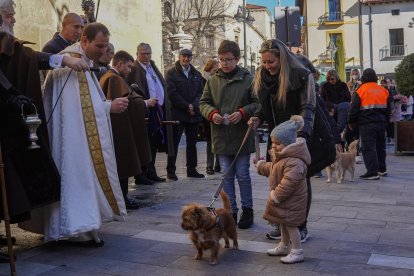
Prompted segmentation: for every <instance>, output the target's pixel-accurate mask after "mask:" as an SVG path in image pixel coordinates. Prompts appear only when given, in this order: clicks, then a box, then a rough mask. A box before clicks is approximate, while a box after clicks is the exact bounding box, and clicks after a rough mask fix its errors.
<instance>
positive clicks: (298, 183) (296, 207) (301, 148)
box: [257, 138, 311, 226]
mask: <svg viewBox="0 0 414 276" xmlns="http://www.w3.org/2000/svg"><path fill="white" fill-rule="evenodd" d="M274 159H275V160H274V162H265V163H261V164H259V165H258V167H257V172H258V173H259V174H260V175H264V176H268V177H269V185H270V190H275V196H276V200H277V201H278V202H279V203H275V202H274V201H273V200H272V199H270V197H269V199H268V201H267V204H266V209H265V212H264V214H263V218H264V219H265V220H268V221H269V222H271V223H280V224H284V225H287V226H299V225H301V224H302V223H303V222H304V221H305V219H306V204H307V192H308V190H307V186H306V173H307V165H309V164H310V162H311V157H310V154H309V151H308V148H307V146H306V141H305V139H303V138H298V139H297V141H296V143H293V144H291V145H288V146H287V147H286V148H284V149H283V150H282V151H281V152H279V153H275V158H274Z"/></svg>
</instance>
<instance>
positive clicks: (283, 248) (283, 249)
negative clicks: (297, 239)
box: [267, 242, 289, 256]
mask: <svg viewBox="0 0 414 276" xmlns="http://www.w3.org/2000/svg"><path fill="white" fill-rule="evenodd" d="M287 254H289V248H288V247H287V245H285V244H284V243H282V242H280V243H279V244H278V245H277V246H276V247H275V248H272V249H268V250H267V255H269V256H286V255H287Z"/></svg>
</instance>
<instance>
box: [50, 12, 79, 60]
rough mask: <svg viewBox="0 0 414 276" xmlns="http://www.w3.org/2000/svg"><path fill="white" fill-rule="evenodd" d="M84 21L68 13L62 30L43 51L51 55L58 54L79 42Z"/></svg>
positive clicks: (74, 14) (64, 18)
mask: <svg viewBox="0 0 414 276" xmlns="http://www.w3.org/2000/svg"><path fill="white" fill-rule="evenodd" d="M82 27H83V20H82V18H81V17H80V16H79V15H77V14H76V13H67V14H66V15H65V16H64V17H63V21H62V30H61V31H60V33H55V34H54V36H53V38H52V39H51V40H49V41H48V42H47V43H46V44H45V46H43V49H42V51H43V52H46V53H51V54H57V53H59V52H60V51H62V50H63V49H65V48H66V47H68V46H69V45H72V44H73V43H75V42H77V41H78V40H79V37H80V35H81V32H82Z"/></svg>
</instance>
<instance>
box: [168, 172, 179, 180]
mask: <svg viewBox="0 0 414 276" xmlns="http://www.w3.org/2000/svg"><path fill="white" fill-rule="evenodd" d="M167 178H168V179H169V180H172V181H177V180H178V177H177V175H176V174H175V173H169V174H167Z"/></svg>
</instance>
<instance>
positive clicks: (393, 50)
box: [389, 29, 404, 57]
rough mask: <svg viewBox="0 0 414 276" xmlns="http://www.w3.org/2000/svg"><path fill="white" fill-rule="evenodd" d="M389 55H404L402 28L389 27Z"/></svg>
mask: <svg viewBox="0 0 414 276" xmlns="http://www.w3.org/2000/svg"><path fill="white" fill-rule="evenodd" d="M389 32H390V56H392V57H395V56H403V55H404V29H390V30H389Z"/></svg>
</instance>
